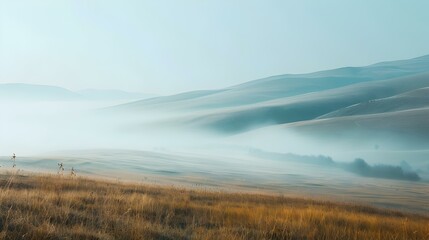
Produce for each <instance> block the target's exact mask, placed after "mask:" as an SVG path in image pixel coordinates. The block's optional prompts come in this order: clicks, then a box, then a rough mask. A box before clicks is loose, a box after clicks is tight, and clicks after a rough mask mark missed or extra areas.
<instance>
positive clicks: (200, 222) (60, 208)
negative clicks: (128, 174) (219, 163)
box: [0, 174, 429, 240]
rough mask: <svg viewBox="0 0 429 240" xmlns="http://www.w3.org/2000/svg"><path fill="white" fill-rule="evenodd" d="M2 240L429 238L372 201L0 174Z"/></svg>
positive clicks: (427, 226)
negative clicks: (346, 201)
mask: <svg viewBox="0 0 429 240" xmlns="http://www.w3.org/2000/svg"><path fill="white" fill-rule="evenodd" d="M0 186H1V192H0V230H1V232H0V239H341V240H344V239H356V240H358V239H359V240H360V239H392V240H393V239H404V240H405V239H406V240H412V239H429V217H428V216H418V215H412V214H406V213H400V212H394V211H388V210H380V209H376V208H372V207H367V206H358V205H352V204H343V203H332V202H323V201H312V200H305V199H295V198H286V197H280V196H268V195H257V194H244V193H233V194H232V193H222V192H208V191H203V190H192V189H178V188H171V187H160V186H153V185H152V186H151V185H142V184H133V183H118V182H109V181H104V180H94V179H85V178H75V179H72V178H68V177H59V176H54V175H52V176H50V175H44V176H41V175H40V176H33V175H29V176H24V175H17V174H5V175H1V176H0Z"/></svg>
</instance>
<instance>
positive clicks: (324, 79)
mask: <svg viewBox="0 0 429 240" xmlns="http://www.w3.org/2000/svg"><path fill="white" fill-rule="evenodd" d="M428 89H429V55H426V56H422V57H418V58H413V59H408V60H399V61H390V62H382V63H377V64H372V65H369V66H365V67H344V68H338V69H333V70H326V71H319V72H315V73H308V74H286V75H279V76H273V77H268V78H263V79H259V80H254V81H250V82H246V83H243V84H239V85H235V86H231V87H227V88H224V89H218V90H205V91H194V92H187V93H181V94H177V95H172V96H166V97H157V98H152V99H148V100H141V101H136V102H131V103H128V104H124V105H119V106H115V107H112V108H110V109H109V110H110V111H114V112H115V111H121V112H128V113H130V114H145V113H147V111H161V112H168V113H170V114H173V113H174V112H177V113H179V114H178V115H177V117H176V118H174V117H170V118H169V119H168V120H167V121H169V122H171V124H172V125H173V124H178V126H186V127H191V128H195V127H196V128H199V129H206V130H210V131H215V132H219V133H224V134H237V133H242V132H246V131H250V130H253V129H256V128H262V127H268V126H275V125H279V126H281V127H283V128H293V129H297V130H301V129H305V130H306V131H307V132H309V131H310V132H311V131H316V132H317V131H319V130H322V129H323V128H325V129H329V131H334V130H335V125H336V124H339V126H347V128H350V129H353V128H357V127H356V126H355V125H354V124H353V122H354V121H359V122H362V123H363V122H365V123H368V124H360V125H359V129H361V130H362V129H371V131H374V132H376V131H377V129H383V131H385V132H398V133H406V134H413V135H416V136H417V135H419V138H420V137H424V138H425V137H426V138H427V139H428V140H429V130H428V131H426V129H429V122H428V121H424V119H429V111H427V109H429V97H428V94H429V90H428ZM388 121H390V122H391V123H392V124H391V126H389V125H388V124H387V125H386V124H384V126H383V122H388ZM328 123H332V124H331V125H329V124H328ZM378 126H381V127H379V128H377V127H378ZM418 128H422V129H424V131H420V132H419V131H418ZM337 129H341V128H337ZM322 132H323V131H322Z"/></svg>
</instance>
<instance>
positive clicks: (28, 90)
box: [0, 83, 155, 101]
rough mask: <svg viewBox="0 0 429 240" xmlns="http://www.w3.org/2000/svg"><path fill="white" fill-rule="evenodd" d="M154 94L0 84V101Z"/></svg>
mask: <svg viewBox="0 0 429 240" xmlns="http://www.w3.org/2000/svg"><path fill="white" fill-rule="evenodd" d="M154 96H155V95H152V94H145V93H137V92H126V91H121V90H99V89H87V90H82V91H77V92H74V91H71V90H68V89H65V88H62V87H57V86H49V85H36V84H25V83H3V84H0V101H79V100H130V101H131V100H137V99H145V98H150V97H154Z"/></svg>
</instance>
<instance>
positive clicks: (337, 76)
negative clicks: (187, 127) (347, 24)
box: [119, 55, 429, 111]
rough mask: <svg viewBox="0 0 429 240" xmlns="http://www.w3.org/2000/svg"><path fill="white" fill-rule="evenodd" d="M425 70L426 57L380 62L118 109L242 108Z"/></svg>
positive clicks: (427, 66)
mask: <svg viewBox="0 0 429 240" xmlns="http://www.w3.org/2000/svg"><path fill="white" fill-rule="evenodd" d="M427 71H429V55H426V56H422V57H418V58H413V59H409V60H400V61H391V62H382V63H377V64H373V65H369V66H366V67H344V68H338V69H333V70H326V71H319V72H315V73H308V74H285V75H278V76H272V77H268V78H263V79H258V80H254V81H250V82H246V83H242V84H239V85H235V86H231V87H227V88H224V89H218V90H205V91H198V94H195V93H197V92H186V93H181V94H177V95H172V96H166V97H158V98H154V99H150V100H142V101H137V102H133V103H130V104H126V105H123V106H120V107H119V108H122V109H127V108H128V109H130V110H132V111H133V110H137V111H138V110H142V109H162V110H173V111H175V110H201V109H202V110H207V109H216V108H226V107H235V106H244V105H249V104H254V103H260V102H264V101H270V100H274V99H278V98H285V97H293V96H297V95H302V94H306V93H311V92H318V91H322V90H328V89H333V88H338V87H344V86H347V85H351V84H356V83H362V82H370V81H378V80H385V79H392V78H398V77H404V76H410V75H415V74H419V73H424V72H427Z"/></svg>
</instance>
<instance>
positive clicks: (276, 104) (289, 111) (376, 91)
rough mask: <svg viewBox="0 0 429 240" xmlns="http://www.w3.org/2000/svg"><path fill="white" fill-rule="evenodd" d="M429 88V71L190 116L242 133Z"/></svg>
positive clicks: (197, 122)
mask: <svg viewBox="0 0 429 240" xmlns="http://www.w3.org/2000/svg"><path fill="white" fill-rule="evenodd" d="M424 87H429V73H425V74H419V75H415V76H408V77H401V78H396V79H389V80H383V81H373V82H366V83H360V84H355V85H350V86H346V87H341V88H336V89H332V90H326V91H320V92H315V93H308V94H304V95H299V96H295V97H289V98H281V99H276V100H273V101H267V102H263V103H259V104H254V105H249V106H245V107H236V108H230V109H224V110H218V111H212V112H208V113H206V112H205V113H204V114H200V115H196V116H192V117H191V118H189V119H188V122H189V123H190V124H192V125H199V126H202V127H209V128H211V129H214V130H216V131H221V132H226V133H238V132H242V131H246V130H250V129H253V128H257V127H262V126H265V125H273V124H284V123H292V122H299V121H306V120H311V119H315V118H318V117H320V116H323V115H325V114H328V113H330V112H334V111H336V110H338V109H342V108H346V107H348V106H351V105H354V104H358V103H362V102H368V101H371V100H373V99H380V98H386V97H390V96H394V95H398V94H401V93H404V92H408V91H412V90H415V89H420V88H424Z"/></svg>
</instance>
